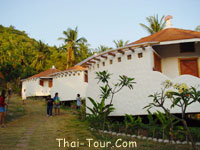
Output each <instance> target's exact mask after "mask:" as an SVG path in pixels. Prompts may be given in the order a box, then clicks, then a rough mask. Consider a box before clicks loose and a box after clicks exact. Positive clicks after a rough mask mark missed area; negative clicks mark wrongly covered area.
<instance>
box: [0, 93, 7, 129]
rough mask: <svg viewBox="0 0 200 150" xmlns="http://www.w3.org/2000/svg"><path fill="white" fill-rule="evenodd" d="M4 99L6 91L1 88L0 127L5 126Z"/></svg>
mask: <svg viewBox="0 0 200 150" xmlns="http://www.w3.org/2000/svg"><path fill="white" fill-rule="evenodd" d="M5 99H6V91H5V90H2V92H1V96H0V122H1V127H5V118H6V108H5V106H7V107H8V104H6V103H5Z"/></svg>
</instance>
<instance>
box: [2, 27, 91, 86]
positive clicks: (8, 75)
mask: <svg viewBox="0 0 200 150" xmlns="http://www.w3.org/2000/svg"><path fill="white" fill-rule="evenodd" d="M63 33H64V35H66V38H65V43H64V44H63V45H62V46H61V47H56V46H48V45H47V44H45V43H43V42H42V41H40V40H39V41H37V40H35V39H33V38H30V37H29V36H28V35H27V33H25V31H19V30H17V29H15V27H13V26H10V27H4V26H2V25H0V73H1V74H2V75H3V77H4V78H3V79H1V80H3V81H4V82H3V83H4V84H3V83H2V82H1V85H0V86H1V87H2V86H3V87H6V86H7V85H6V83H13V85H15V86H17V87H20V80H21V79H24V78H27V77H30V76H32V75H34V74H36V73H39V72H41V71H44V70H47V69H50V68H51V67H52V66H53V65H54V66H55V67H56V68H57V69H60V70H64V69H66V68H67V67H70V66H72V65H75V63H78V62H80V61H82V60H83V59H85V58H87V57H89V56H90V55H91V54H92V53H91V52H90V49H89V44H88V43H87V42H86V41H87V40H86V39H85V38H79V39H78V31H77V28H75V30H72V29H68V30H67V31H64V32H63ZM70 54H74V56H75V60H74V58H73V56H70ZM66 56H67V57H66ZM72 60H73V61H72ZM69 62H70V65H69Z"/></svg>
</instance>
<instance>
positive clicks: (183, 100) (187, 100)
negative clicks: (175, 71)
mask: <svg viewBox="0 0 200 150" xmlns="http://www.w3.org/2000/svg"><path fill="white" fill-rule="evenodd" d="M169 88H173V89H174V90H173V91H172V90H171V91H169V90H168V91H167V89H169ZM149 97H152V98H153V102H152V103H150V104H149V105H147V106H146V107H144V108H148V110H149V109H151V108H152V107H159V108H162V110H163V111H164V112H165V114H167V115H168V116H170V118H172V117H173V118H175V119H177V120H179V121H180V122H181V123H182V124H183V126H184V128H185V130H186V136H187V137H188V139H189V140H190V141H191V142H192V147H193V149H194V150H195V149H196V146H195V144H194V141H193V138H192V136H191V133H190V130H189V128H188V125H187V122H186V120H185V114H186V110H187V108H188V107H189V106H190V105H191V104H193V103H195V102H198V101H199V100H200V91H197V89H196V88H195V87H190V88H189V87H188V86H187V85H186V84H185V83H182V84H173V83H172V82H171V81H169V80H167V81H165V82H164V83H163V88H162V89H161V93H155V94H153V95H150V96H149ZM168 99H169V100H171V102H172V104H171V107H170V108H174V107H180V108H181V117H178V116H176V115H174V114H172V113H170V109H169V108H167V107H166V106H165V102H166V101H167V100H168Z"/></svg>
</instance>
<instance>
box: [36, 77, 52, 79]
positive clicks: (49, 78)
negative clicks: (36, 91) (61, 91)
mask: <svg viewBox="0 0 200 150" xmlns="http://www.w3.org/2000/svg"><path fill="white" fill-rule="evenodd" d="M39 78H40V79H52V77H39Z"/></svg>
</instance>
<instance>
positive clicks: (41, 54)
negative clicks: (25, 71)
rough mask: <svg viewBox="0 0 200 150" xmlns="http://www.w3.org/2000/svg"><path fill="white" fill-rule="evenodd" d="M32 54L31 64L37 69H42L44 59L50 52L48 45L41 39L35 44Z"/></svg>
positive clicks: (44, 62)
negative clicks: (33, 55)
mask: <svg viewBox="0 0 200 150" xmlns="http://www.w3.org/2000/svg"><path fill="white" fill-rule="evenodd" d="M34 54H35V57H34V59H33V61H32V64H31V65H32V66H33V67H35V69H36V70H37V71H43V69H44V67H45V64H46V60H47V58H48V56H49V54H50V51H49V49H48V47H47V46H46V45H45V44H44V43H43V42H42V41H39V42H38V44H37V45H36V50H35V51H34Z"/></svg>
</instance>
